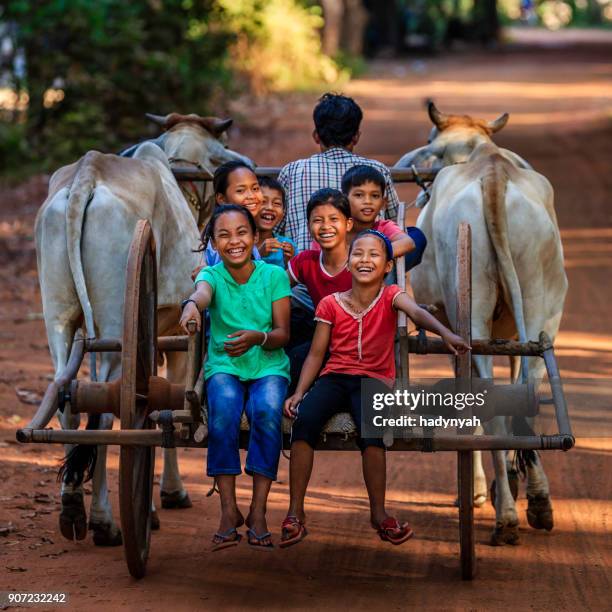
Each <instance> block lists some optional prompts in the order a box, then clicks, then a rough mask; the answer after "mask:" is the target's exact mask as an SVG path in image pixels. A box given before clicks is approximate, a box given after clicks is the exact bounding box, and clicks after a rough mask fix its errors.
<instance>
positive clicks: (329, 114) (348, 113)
mask: <svg viewBox="0 0 612 612" xmlns="http://www.w3.org/2000/svg"><path fill="white" fill-rule="evenodd" d="M312 118H313V120H314V124H315V129H316V131H317V134H318V135H319V138H320V140H321V142H322V143H323V144H324V145H325V146H326V147H333V146H340V147H346V146H347V145H348V144H350V142H351V140H353V138H354V137H355V135H356V134H357V132H358V131H359V126H360V125H361V120H362V119H363V113H362V112H361V108H359V105H358V104H357V102H355V100H353V98H349V97H347V96H343V95H341V94H334V93H326V94H324V95H323V96H321V97H320V98H319V102H318V103H317V105H316V106H315V107H314V111H313V113H312Z"/></svg>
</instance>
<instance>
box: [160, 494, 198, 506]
mask: <svg viewBox="0 0 612 612" xmlns="http://www.w3.org/2000/svg"><path fill="white" fill-rule="evenodd" d="M160 497H161V507H162V508H165V509H166V510H175V509H183V508H191V506H192V503H191V499H189V494H188V493H187V491H185V490H184V489H183V490H182V491H173V492H172V493H166V491H162V492H161V493H160Z"/></svg>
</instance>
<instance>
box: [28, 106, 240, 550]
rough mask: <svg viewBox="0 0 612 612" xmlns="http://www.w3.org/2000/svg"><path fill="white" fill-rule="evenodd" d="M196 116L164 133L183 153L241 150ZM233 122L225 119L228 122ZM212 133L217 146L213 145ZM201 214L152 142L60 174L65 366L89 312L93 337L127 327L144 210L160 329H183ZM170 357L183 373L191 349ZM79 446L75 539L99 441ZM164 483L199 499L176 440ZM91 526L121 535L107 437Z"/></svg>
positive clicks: (69, 494) (58, 330)
mask: <svg viewBox="0 0 612 612" xmlns="http://www.w3.org/2000/svg"><path fill="white" fill-rule="evenodd" d="M192 117H197V116H189V117H188V118H187V121H186V122H184V124H183V125H179V124H176V123H175V124H174V125H173V126H171V127H173V128H174V129H173V130H169V131H168V132H167V133H166V134H165V135H164V136H165V139H164V140H165V144H166V146H168V147H170V149H171V150H172V151H173V152H174V155H175V156H176V157H180V158H181V159H186V160H189V161H195V162H197V163H198V164H200V165H201V166H202V167H205V168H206V169H208V170H213V171H214V168H215V167H216V165H218V164H220V163H223V162H224V161H228V160H230V159H236V158H238V157H241V156H239V155H238V154H237V153H234V152H233V151H230V150H228V149H226V148H225V146H224V144H222V143H220V142H218V141H217V137H218V136H219V134H217V135H216V136H215V135H213V133H212V132H209V131H208V130H206V129H204V128H203V127H202V125H201V123H199V122H196V121H194V120H193V119H192ZM190 119H191V120H190ZM203 119H206V120H208V121H215V122H220V121H221V120H216V119H213V118H203ZM227 127H228V124H227V122H225V128H224V129H227ZM213 140H214V141H215V142H218V144H219V146H218V147H217V146H210V145H211V141H213ZM209 149H212V150H214V151H215V157H214V164H215V165H211V166H208V164H209V163H210V164H212V163H213V162H212V161H211V156H210V154H209V153H208V150H209ZM223 152H225V157H224V156H223V155H224V153H223ZM181 163H184V162H181ZM197 215H198V211H196V210H191V209H190V207H189V206H188V204H187V202H186V200H185V199H184V197H183V195H182V193H181V190H180V188H179V186H178V184H177V182H176V180H175V179H174V176H173V174H172V172H171V169H170V164H169V162H168V159H167V157H166V154H165V153H164V151H162V150H161V149H160V148H159V147H158V146H155V145H153V144H150V143H144V144H142V145H140V146H139V147H138V149H137V150H136V152H135V154H134V159H126V158H122V157H118V156H115V155H103V154H101V153H98V152H95V151H91V152H89V153H87V154H86V155H85V156H84V157H83V158H82V159H81V160H79V162H77V163H74V164H71V165H69V166H65V167H63V168H60V169H59V170H58V171H57V172H56V173H55V174H54V175H53V176H52V178H51V181H50V185H49V195H48V197H47V199H46V200H45V202H44V204H43V206H42V207H41V209H40V211H39V213H38V215H37V219H36V228H35V231H36V247H37V259H38V271H39V280H40V286H41V295H42V302H43V311H44V317H45V325H46V329H47V336H48V341H49V348H50V351H51V356H52V359H53V363H54V366H55V371H56V375H57V374H58V373H59V372H60V371H61V370H62V369H63V368H64V366H65V365H66V362H67V358H68V355H69V354H70V349H71V345H72V340H73V337H74V333H75V331H76V329H77V328H78V327H79V326H80V325H82V324H83V322H84V324H85V328H86V333H87V336H88V337H120V336H121V333H122V316H123V294H124V285H125V271H126V261H127V254H128V249H129V245H130V242H131V239H132V233H133V230H134V227H135V225H136V222H137V221H138V220H139V219H147V220H148V221H149V222H150V223H151V226H152V228H153V234H154V237H155V243H156V246H157V265H158V292H159V293H158V309H159V312H158V335H170V334H176V333H180V331H179V328H178V318H179V306H178V304H179V303H180V301H181V299H183V298H184V297H186V296H187V295H188V294H189V293H190V292H191V290H192V283H191V281H190V277H189V273H190V271H191V270H192V269H193V268H194V267H195V266H196V265H197V264H198V263H199V259H200V258H199V256H198V255H197V254H196V253H194V252H193V249H194V248H196V247H197V245H198V242H199V232H198V226H197V224H196V221H195V219H194V216H196V218H197ZM166 360H167V369H168V377H169V378H170V379H171V380H174V381H176V382H179V381H182V380H184V372H185V357H184V355H183V354H181V353H170V354H167V355H166ZM119 368H120V361H119V355H118V354H116V353H102V354H101V357H100V359H99V372H98V380H100V381H104V380H110V379H113V378H115V377H117V376H119V374H120V372H119ZM59 418H60V421H61V424H62V427H64V428H76V427H78V424H79V420H80V419H79V416H78V415H70V413H69V410H68V409H66V410H65V411H64V413H60V414H59ZM112 420H113V419H112V415H111V414H106V415H103V416H102V417H90V418H89V421H88V427H99V428H103V429H108V428H111V427H112ZM67 450H70V449H67ZM80 450H82V451H83V452H82V453H80V454H78V455H76V456H75V455H74V454H73V460H72V461H67V464H66V470H65V473H64V478H63V482H62V510H61V513H60V529H61V531H62V533H63V534H64V536H65V537H67V538H69V539H72V538H73V537H76V538H77V539H82V538H84V537H85V535H86V531H87V521H86V513H85V507H84V504H83V491H82V485H81V483H80V482H79V481H80V480H81V479H82V477H83V474H84V472H85V471H86V468H87V465H85V464H86V463H87V462H88V461H91V460H92V453H91V450H92V449H91V447H89V448H88V447H80ZM93 456H95V455H93ZM84 462H85V464H84ZM161 491H162V504H163V505H164V506H167V507H188V506H189V505H190V501H189V497H188V495H187V493H186V491H185V490H184V488H183V485H182V482H181V478H180V475H179V472H178V464H177V459H176V451H175V450H169V449H165V450H164V470H163V475H162V481H161ZM164 502H166V503H164ZM89 526H90V528H91V529H92V530H93V535H94V542H95V543H96V544H99V545H119V544H120V543H121V532H120V530H119V529H118V528H117V527H116V525H115V523H114V521H113V516H112V510H111V505H110V502H109V497H108V489H107V485H106V447H105V446H101V447H98V449H97V459H96V461H95V469H94V471H93V495H92V501H91V510H90V522H89Z"/></svg>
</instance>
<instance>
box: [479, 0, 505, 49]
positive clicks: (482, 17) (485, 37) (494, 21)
mask: <svg viewBox="0 0 612 612" xmlns="http://www.w3.org/2000/svg"><path fill="white" fill-rule="evenodd" d="M473 15H474V27H475V30H476V32H477V36H478V38H479V39H480V41H481V42H482V43H483V44H485V45H487V44H495V43H496V42H497V41H498V39H499V18H498V16H497V0H474V12H473Z"/></svg>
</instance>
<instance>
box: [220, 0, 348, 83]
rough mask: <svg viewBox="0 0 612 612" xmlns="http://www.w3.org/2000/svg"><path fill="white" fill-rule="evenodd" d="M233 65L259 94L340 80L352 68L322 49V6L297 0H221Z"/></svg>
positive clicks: (346, 75) (345, 76)
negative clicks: (338, 61)
mask: <svg viewBox="0 0 612 612" xmlns="http://www.w3.org/2000/svg"><path fill="white" fill-rule="evenodd" d="M218 5H219V7H220V9H221V14H222V19H223V21H224V22H225V23H226V24H227V27H228V29H229V30H230V31H231V32H233V33H234V40H233V43H232V45H231V57H232V65H233V67H234V68H235V69H236V70H237V71H238V73H239V74H241V75H242V76H243V78H244V79H245V80H246V82H247V83H248V86H249V88H250V89H251V90H252V91H253V92H254V93H256V94H263V93H266V92H269V91H289V90H296V89H298V90H299V89H312V88H319V87H321V86H323V87H325V86H329V85H330V84H337V83H338V82H339V81H342V80H345V79H346V78H348V71H347V70H342V69H341V68H339V66H338V65H337V64H336V63H335V62H334V61H333V60H332V59H331V58H329V57H327V56H326V55H325V54H323V52H322V50H321V39H320V35H319V30H320V29H321V28H322V27H323V18H322V16H321V9H320V8H319V7H318V6H311V7H308V6H304V5H302V4H301V3H300V2H297V1H296V0H265V1H262V0H218Z"/></svg>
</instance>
